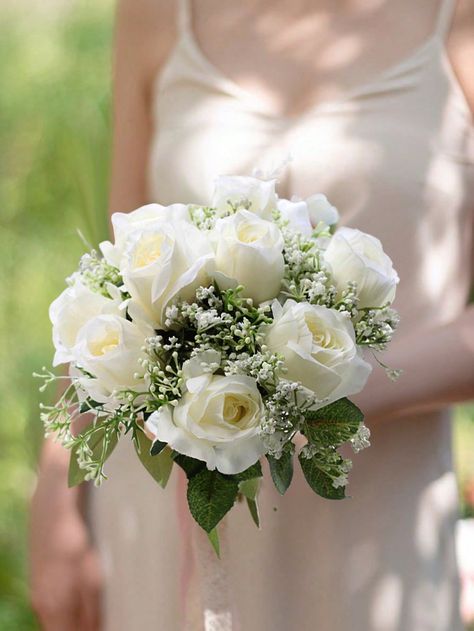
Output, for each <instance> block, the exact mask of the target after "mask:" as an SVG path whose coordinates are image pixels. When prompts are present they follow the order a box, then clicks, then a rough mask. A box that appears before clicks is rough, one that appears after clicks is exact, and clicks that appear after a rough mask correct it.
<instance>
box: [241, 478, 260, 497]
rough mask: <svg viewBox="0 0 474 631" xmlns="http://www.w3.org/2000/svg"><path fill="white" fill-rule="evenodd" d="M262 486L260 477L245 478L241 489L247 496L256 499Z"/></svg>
mask: <svg viewBox="0 0 474 631" xmlns="http://www.w3.org/2000/svg"><path fill="white" fill-rule="evenodd" d="M259 488H260V478H252V479H251V480H244V481H243V482H241V483H240V484H239V491H240V492H241V493H242V495H244V496H245V497H247V498H249V499H251V500H254V499H255V498H256V497H257V495H258V491H259Z"/></svg>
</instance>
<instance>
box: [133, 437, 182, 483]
mask: <svg viewBox="0 0 474 631" xmlns="http://www.w3.org/2000/svg"><path fill="white" fill-rule="evenodd" d="M135 437H136V441H137V442H135V451H136V452H137V456H138V458H139V459H140V461H141V463H142V465H143V466H144V467H145V469H146V470H147V471H148V473H149V474H150V475H151V477H152V478H153V479H154V480H156V482H158V484H159V485H160V486H161V487H162V488H163V489H164V488H165V487H166V485H167V483H168V480H169V477H170V475H171V469H172V468H173V459H172V457H171V449H170V448H169V447H165V448H164V449H163V450H162V451H161V452H160V453H159V454H158V455H157V456H152V455H151V446H152V445H151V440H150V439H149V438H148V437H147V436H146V435H145V433H144V432H143V431H141V430H138V431H137V432H136V435H135ZM137 443H138V444H137Z"/></svg>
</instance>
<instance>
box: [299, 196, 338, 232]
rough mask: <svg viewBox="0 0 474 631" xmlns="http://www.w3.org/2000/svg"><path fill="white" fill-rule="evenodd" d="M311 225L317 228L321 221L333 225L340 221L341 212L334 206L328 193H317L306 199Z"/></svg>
mask: <svg viewBox="0 0 474 631" xmlns="http://www.w3.org/2000/svg"><path fill="white" fill-rule="evenodd" d="M306 205H307V207H308V212H309V216H310V220H311V225H312V226H313V227H314V228H315V227H316V226H317V225H318V224H319V223H321V222H322V223H324V224H326V225H327V226H332V225H333V224H335V223H337V222H338V221H339V213H338V211H337V208H335V206H333V205H332V204H331V203H330V202H329V200H328V198H327V197H326V195H323V194H322V193H316V194H315V195H311V196H310V197H308V198H307V200H306Z"/></svg>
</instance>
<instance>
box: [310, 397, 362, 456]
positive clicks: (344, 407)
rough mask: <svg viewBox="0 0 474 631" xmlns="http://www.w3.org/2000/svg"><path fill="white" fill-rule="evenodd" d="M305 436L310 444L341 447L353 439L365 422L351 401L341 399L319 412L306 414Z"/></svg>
mask: <svg viewBox="0 0 474 631" xmlns="http://www.w3.org/2000/svg"><path fill="white" fill-rule="evenodd" d="M305 419H306V422H305V427H304V432H303V433H304V435H305V436H306V438H307V439H308V441H309V442H310V443H319V444H322V445H326V446H328V445H333V446H336V447H337V446H339V445H342V444H343V443H345V442H347V441H348V440H349V439H351V438H352V437H353V436H354V434H355V433H356V432H357V430H358V429H359V425H360V424H361V423H362V421H363V420H364V415H363V414H362V412H361V411H360V410H359V408H358V407H357V406H356V405H354V403H352V401H349V399H339V401H335V402H334V403H331V404H330V405H326V406H325V407H323V408H320V409H319V410H314V411H311V410H309V411H307V412H306V413H305Z"/></svg>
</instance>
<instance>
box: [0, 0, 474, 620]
mask: <svg viewBox="0 0 474 631" xmlns="http://www.w3.org/2000/svg"><path fill="white" fill-rule="evenodd" d="M113 10H114V7H113V1H112V0H101V1H100V2H94V1H93V0H43V1H42V2H33V1H31V0H29V1H28V0H2V2H1V4H0V77H1V82H2V89H1V91H0V149H1V153H0V155H1V160H0V217H1V219H0V295H1V303H0V337H1V340H2V341H1V344H0V419H1V423H0V455H1V458H0V514H1V516H2V518H1V520H0V629H2V630H4V631H10V630H13V629H15V630H19V631H29V630H32V629H37V625H36V623H35V621H34V617H33V615H32V613H31V611H30V609H29V606H28V592H27V579H26V575H27V569H26V545H25V540H26V532H27V511H26V509H27V503H28V499H29V497H30V495H31V492H32V490H33V488H34V483H35V466H36V459H37V454H38V448H39V445H40V441H41V433H42V428H41V425H40V422H39V418H38V404H39V401H40V395H39V393H38V390H37V385H38V384H37V383H36V382H35V381H34V380H33V378H32V376H31V374H32V372H33V371H34V370H38V369H40V368H41V367H42V366H43V365H49V364H50V361H51V358H52V344H51V342H50V326H49V322H48V316H47V313H48V305H49V303H50V302H51V301H52V300H53V298H54V297H55V296H56V295H57V294H58V293H59V292H60V291H61V290H62V289H63V287H64V278H65V276H67V275H68V274H70V273H71V272H72V271H73V270H74V268H75V266H76V264H77V260H78V258H79V256H80V254H81V253H82V252H83V250H84V245H83V243H82V242H81V239H80V238H79V236H78V233H77V230H78V229H79V230H80V231H81V232H82V233H83V234H84V236H85V237H86V238H87V240H88V241H89V242H90V243H92V244H97V243H98V242H99V241H100V240H101V239H103V238H104V236H105V234H106V231H107V221H106V205H107V180H108V158H109V147H110V133H109V118H110V117H109V105H110V57H111V44H112V29H113ZM455 451H456V457H457V462H458V471H459V479H460V483H461V484H460V489H461V499H462V509H461V510H462V512H463V513H464V514H465V515H467V514H471V515H473V506H474V482H473V480H474V462H473V458H472V454H473V453H474V407H473V406H464V407H462V408H459V409H458V410H457V412H456V423H455ZM470 496H472V497H471V499H469V497H470Z"/></svg>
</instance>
